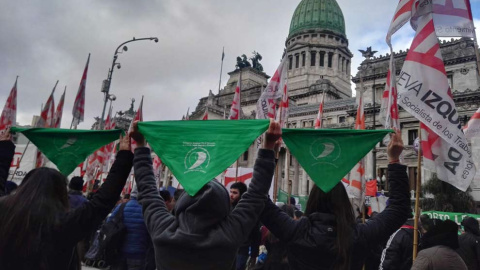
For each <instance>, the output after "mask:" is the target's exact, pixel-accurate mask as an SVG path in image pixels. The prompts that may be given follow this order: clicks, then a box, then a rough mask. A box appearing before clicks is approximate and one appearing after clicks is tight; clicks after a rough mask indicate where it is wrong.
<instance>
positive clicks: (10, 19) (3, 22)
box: [0, 0, 480, 129]
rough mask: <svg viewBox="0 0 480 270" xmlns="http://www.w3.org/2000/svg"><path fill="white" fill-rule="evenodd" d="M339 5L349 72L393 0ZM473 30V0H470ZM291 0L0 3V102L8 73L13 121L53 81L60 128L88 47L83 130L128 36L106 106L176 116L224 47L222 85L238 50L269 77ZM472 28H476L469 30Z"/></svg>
mask: <svg viewBox="0 0 480 270" xmlns="http://www.w3.org/2000/svg"><path fill="white" fill-rule="evenodd" d="M337 1H338V3H339V5H340V7H341V8H342V10H343V14H344V17H345V23H346V31H347V38H348V39H349V42H350V45H349V48H350V50H351V51H352V53H353V54H354V58H353V62H352V73H353V74H355V73H356V69H357V67H358V64H359V63H360V62H361V55H360V53H359V52H358V49H364V48H366V47H367V46H373V49H375V50H378V51H379V54H383V55H385V53H386V52H387V51H388V49H387V46H386V44H385V42H384V39H385V34H386V31H387V28H388V25H389V23H390V20H391V18H392V16H393V12H394V10H395V7H396V4H397V2H398V1H397V0H365V1H358V0H337ZM471 1H472V6H473V7H472V8H473V14H474V17H475V24H476V26H477V28H480V27H479V25H480V0H471ZM299 2H300V0H242V1H227V0H157V1H127V0H117V1H112V0H110V1H93V0H84V1H60V0H58V1H54V0H43V1H26V0H16V1H2V5H1V9H0V36H1V37H2V38H1V40H0V54H1V56H2V57H1V60H0V74H2V76H0V89H1V90H0V106H2V108H3V105H4V103H5V100H6V99H7V95H8V93H9V91H10V89H11V87H12V85H13V83H14V81H15V77H16V76H17V75H18V76H20V77H19V81H18V113H17V121H18V122H19V123H20V124H21V125H26V124H30V122H31V119H32V116H33V115H38V114H39V113H40V106H41V104H42V103H45V101H46V100H47V98H48V95H49V94H50V91H51V90H52V88H53V86H54V84H55V82H56V81H57V80H59V81H60V82H59V86H58V87H57V90H56V93H55V101H56V103H58V100H59V99H60V96H61V93H62V92H63V88H64V87H65V85H66V86H67V94H66V101H65V108H64V114H63V121H62V127H66V128H68V127H69V126H70V122H71V120H72V113H71V111H72V105H73V101H74V99H75V95H76V93H77V90H78V86H79V82H80V79H81V76H82V72H83V69H84V66H85V62H86V60H87V56H88V54H89V53H91V59H90V69H89V73H88V80H87V90H86V91H87V92H86V105H85V106H86V113H85V122H83V123H81V124H80V126H79V128H85V129H88V128H90V127H91V125H92V123H93V122H94V119H93V117H95V116H100V115H101V112H102V106H103V94H102V93H101V92H100V88H101V84H102V81H103V80H104V79H106V77H107V72H108V69H109V67H110V65H111V61H112V57H113V53H114V50H115V49H116V47H117V46H118V45H120V44H121V43H122V42H124V41H127V40H129V39H131V38H133V37H136V38H141V37H158V38H159V42H158V43H154V42H152V41H140V42H135V43H131V44H129V45H128V52H125V53H123V54H120V55H119V60H118V62H120V63H121V66H122V68H121V69H119V70H118V69H116V70H115V71H114V74H113V81H112V85H111V89H110V91H111V94H114V95H116V96H117V100H116V101H115V102H114V103H113V104H114V111H119V110H126V109H128V108H129V106H130V98H135V99H136V100H137V102H136V103H135V107H137V106H138V104H139V102H140V99H141V96H142V95H144V96H145V101H144V119H145V120H146V121H149V120H178V119H181V117H182V115H184V114H185V113H186V111H187V108H188V107H190V111H192V110H194V108H195V106H196V105H197V103H198V100H199V99H200V98H201V97H203V96H206V95H207V94H208V91H209V90H210V89H211V90H212V91H213V92H214V93H217V92H218V79H219V73H220V60H221V53H222V47H223V46H225V62H224V66H223V74H222V88H223V86H224V85H225V83H226V81H227V80H228V75H227V72H230V71H232V70H234V68H235V59H236V57H237V56H239V55H241V54H247V56H250V55H251V52H253V51H257V52H259V53H260V54H261V55H262V56H263V61H262V62H261V63H262V65H263V67H264V70H265V72H266V73H267V74H269V75H272V74H273V72H274V70H275V69H276V67H277V66H278V63H279V61H280V57H281V56H282V53H283V49H284V46H285V39H286V37H287V35H288V30H289V26H290V20H291V17H292V15H293V12H294V11H295V8H296V6H297V5H298V3H299ZM479 32H480V31H479ZM412 36H413V30H412V29H411V27H410V26H409V25H406V26H404V28H403V29H402V30H400V31H399V32H398V33H397V34H396V36H395V37H394V48H395V50H400V49H402V50H405V49H406V48H408V47H409V46H410V42H411V39H412Z"/></svg>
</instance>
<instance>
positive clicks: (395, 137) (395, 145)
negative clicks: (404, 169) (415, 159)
mask: <svg viewBox="0 0 480 270" xmlns="http://www.w3.org/2000/svg"><path fill="white" fill-rule="evenodd" d="M402 151H403V140H402V135H401V133H400V132H398V131H397V132H395V133H393V134H391V135H390V143H389V144H388V147H387V156H388V162H389V163H398V162H400V160H399V157H400V154H401V153H402Z"/></svg>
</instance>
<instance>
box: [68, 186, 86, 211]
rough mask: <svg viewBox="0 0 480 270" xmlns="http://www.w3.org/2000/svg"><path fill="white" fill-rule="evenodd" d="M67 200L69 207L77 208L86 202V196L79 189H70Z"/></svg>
mask: <svg viewBox="0 0 480 270" xmlns="http://www.w3.org/2000/svg"><path fill="white" fill-rule="evenodd" d="M68 202H69V203H70V209H71V210H73V209H77V208H78V207H80V206H82V204H84V203H86V202H88V200H87V198H85V196H83V195H82V192H81V191H76V190H70V191H69V192H68Z"/></svg>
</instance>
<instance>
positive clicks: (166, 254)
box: [134, 147, 275, 270]
mask: <svg viewBox="0 0 480 270" xmlns="http://www.w3.org/2000/svg"><path fill="white" fill-rule="evenodd" d="M274 167H275V162H274V153H273V151H271V150H265V149H260V150H259V153H258V158H257V161H256V163H255V167H254V171H253V179H252V182H251V183H250V186H249V189H248V191H247V192H246V193H245V194H243V196H242V199H241V200H240V202H239V203H238V205H237V206H236V207H235V209H234V210H233V211H231V212H230V207H231V206H230V199H229V194H228V191H227V190H226V189H225V187H223V186H222V185H221V184H220V183H218V182H217V181H210V182H209V183H208V184H206V185H205V186H204V187H203V188H202V189H201V190H200V191H199V192H198V193H197V194H196V195H195V196H193V197H192V196H190V195H188V194H187V193H183V194H182V195H181V196H180V198H179V199H178V201H177V203H176V204H175V216H173V215H172V214H171V213H169V212H168V210H167V207H166V205H165V202H164V200H163V199H162V198H161V197H160V195H159V194H158V191H157V189H156V188H155V177H154V174H153V169H152V158H151V155H150V149H148V148H145V147H139V148H137V149H135V158H134V168H135V179H136V181H137V186H138V191H139V197H138V199H139V202H140V203H141V204H142V208H143V216H144V219H145V224H146V225H147V229H148V231H149V233H150V235H151V237H152V240H153V244H154V247H155V259H156V264H157V269H159V270H166V269H168V270H171V269H182V270H183V269H219V270H225V269H232V268H233V266H234V265H233V263H234V260H235V256H236V253H237V250H238V248H239V246H240V245H241V244H242V243H243V242H245V241H246V239H247V237H248V235H249V234H250V232H251V231H252V229H253V227H254V226H255V224H256V223H257V220H258V218H259V216H260V214H261V212H262V210H263V207H264V204H265V201H266V198H267V192H268V190H269V188H270V184H271V180H272V176H273V171H274Z"/></svg>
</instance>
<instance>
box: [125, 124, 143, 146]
mask: <svg viewBox="0 0 480 270" xmlns="http://www.w3.org/2000/svg"><path fill="white" fill-rule="evenodd" d="M129 135H130V137H131V138H132V139H134V140H135V142H137V146H138V147H144V146H145V144H146V143H145V137H144V136H143V134H142V133H140V131H139V130H138V121H135V122H133V126H132V131H130V134H129Z"/></svg>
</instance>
